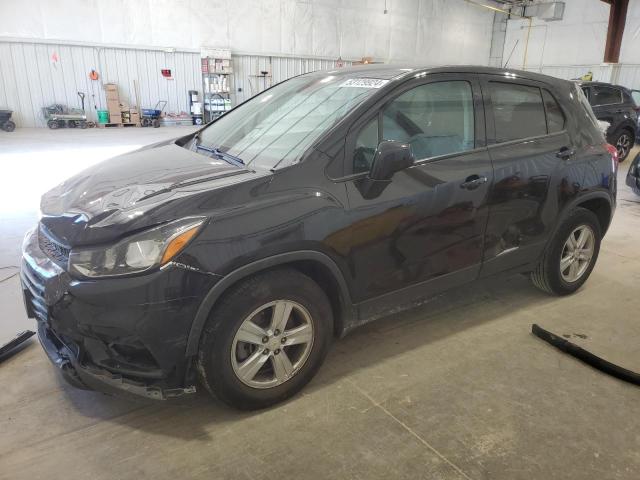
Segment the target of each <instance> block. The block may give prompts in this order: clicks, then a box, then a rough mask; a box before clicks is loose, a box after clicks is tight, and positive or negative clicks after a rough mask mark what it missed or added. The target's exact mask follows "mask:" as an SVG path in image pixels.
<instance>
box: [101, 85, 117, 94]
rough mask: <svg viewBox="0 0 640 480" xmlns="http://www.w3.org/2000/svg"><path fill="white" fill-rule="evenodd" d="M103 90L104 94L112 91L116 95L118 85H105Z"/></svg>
mask: <svg viewBox="0 0 640 480" xmlns="http://www.w3.org/2000/svg"><path fill="white" fill-rule="evenodd" d="M104 90H105V91H106V92H109V91H112V92H116V93H118V85H117V84H115V83H105V84H104Z"/></svg>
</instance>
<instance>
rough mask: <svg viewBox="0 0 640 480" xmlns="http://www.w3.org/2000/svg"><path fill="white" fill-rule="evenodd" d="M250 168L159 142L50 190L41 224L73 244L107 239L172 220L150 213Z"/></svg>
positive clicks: (245, 173)
mask: <svg viewBox="0 0 640 480" xmlns="http://www.w3.org/2000/svg"><path fill="white" fill-rule="evenodd" d="M252 173H255V172H252V171H251V170H249V169H247V168H244V167H239V166H236V165H231V164H229V163H227V162H225V161H224V160H221V159H217V158H215V157H208V156H205V155H201V154H198V153H195V152H193V151H191V150H188V149H186V148H183V147H180V146H178V145H177V144H175V143H174V142H173V141H171V142H164V143H160V144H155V145H152V146H150V147H146V148H142V149H140V150H136V151H134V152H131V153H127V154H124V155H120V156H118V157H115V158H112V159H110V160H106V161H104V162H101V163H99V164H96V165H94V166H92V167H90V168H88V169H86V170H84V171H82V172H80V173H78V174H77V175H75V176H73V177H71V178H69V179H68V180H66V181H65V182H63V183H61V184H60V185H58V186H57V187H55V188H53V189H52V190H50V191H49V192H47V193H46V194H45V195H43V197H42V201H41V204H40V209H41V212H42V215H43V216H42V219H41V223H42V224H43V225H45V227H46V228H47V229H48V230H49V231H50V233H51V234H53V235H54V236H55V237H56V238H57V239H59V240H60V241H61V242H62V243H65V244H67V245H69V246H73V245H75V244H82V243H91V242H99V241H106V240H108V239H111V238H112V237H114V236H117V235H118V234H122V233H123V232H125V231H131V229H140V228H144V227H145V226H148V225H152V224H156V223H159V222H161V221H166V220H170V218H167V219H160V218H159V217H158V216H157V215H151V212H153V211H154V210H157V209H158V207H159V206H160V205H162V204H163V203H166V202H168V201H171V200H175V199H176V198H179V197H181V196H184V190H187V191H188V194H193V193H194V192H198V191H202V190H211V189H216V188H220V187H222V186H228V185H231V184H234V183H237V182H238V181H242V180H243V179H242V178H238V177H243V176H246V177H253V176H254V175H251V174H252ZM114 225H118V226H119V228H113V226H114ZM99 230H102V231H104V232H107V231H108V232H110V234H107V233H104V234H98V233H97V232H98V231H99Z"/></svg>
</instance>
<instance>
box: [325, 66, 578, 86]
mask: <svg viewBox="0 0 640 480" xmlns="http://www.w3.org/2000/svg"><path fill="white" fill-rule="evenodd" d="M314 73H316V74H319V75H320V74H327V73H330V74H331V75H336V76H343V77H345V78H356V77H360V78H377V79H382V80H395V79H401V78H406V77H410V76H413V75H415V74H417V73H424V74H427V75H428V74H434V73H477V74H487V75H500V76H509V77H510V78H524V79H530V80H539V81H542V82H546V83H556V84H560V83H562V84H564V83H566V82H568V81H567V80H562V79H560V78H556V77H550V76H549V75H543V74H541V73H536V72H527V71H524V70H518V69H513V68H498V67H486V66H480V65H446V66H440V67H429V66H420V65H414V64H368V65H356V66H350V67H341V68H336V69H333V70H330V71H329V72H327V71H322V72H314Z"/></svg>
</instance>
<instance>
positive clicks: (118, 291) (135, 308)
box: [20, 232, 216, 400]
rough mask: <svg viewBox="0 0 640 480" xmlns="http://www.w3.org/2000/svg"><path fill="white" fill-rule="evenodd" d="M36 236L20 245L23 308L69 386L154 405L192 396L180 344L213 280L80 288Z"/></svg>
mask: <svg viewBox="0 0 640 480" xmlns="http://www.w3.org/2000/svg"><path fill="white" fill-rule="evenodd" d="M37 235H38V234H37V232H31V233H30V234H28V235H27V237H26V238H25V241H24V243H23V259H22V266H21V274H20V276H21V282H22V289H23V294H24V301H25V308H26V310H27V314H28V316H29V317H31V318H35V319H36V320H37V322H38V337H39V340H40V343H41V344H42V347H43V348H44V350H45V352H46V353H47V355H48V357H49V359H50V360H51V361H52V363H53V364H54V365H55V366H56V367H58V368H59V370H60V372H61V373H62V375H63V377H64V378H65V379H66V380H67V381H68V382H69V383H71V384H72V385H74V386H76V387H78V388H84V389H92V390H98V391H101V392H105V393H109V394H115V395H120V396H127V397H132V396H133V397H138V398H139V397H144V398H147V399H153V400H166V399H169V398H174V397H180V396H183V395H186V394H190V393H194V392H195V391H196V388H195V386H194V384H195V373H194V372H193V369H192V368H190V367H191V364H192V362H191V359H190V358H187V357H186V356H185V351H186V343H187V339H188V334H189V331H190V328H191V324H192V322H193V318H194V316H195V312H196V311H197V308H198V307H199V304H200V301H201V298H202V297H203V296H204V293H203V292H204V291H207V289H209V288H211V282H212V281H215V280H216V278H214V277H212V276H211V275H205V274H202V273H198V272H193V271H189V270H186V269H179V268H170V269H166V270H162V271H158V272H155V273H150V274H148V275H144V276H138V277H130V278H119V279H107V280H100V281H79V280H76V279H73V278H71V277H70V276H69V275H68V274H67V272H66V271H65V269H64V268H62V267H61V266H59V265H58V264H56V263H55V262H53V261H52V260H51V259H49V258H48V257H47V256H46V255H45V254H44V253H43V251H42V250H41V249H40V247H39V245H38V239H37Z"/></svg>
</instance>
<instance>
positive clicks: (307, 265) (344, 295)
mask: <svg viewBox="0 0 640 480" xmlns="http://www.w3.org/2000/svg"><path fill="white" fill-rule="evenodd" d="M277 267H289V268H294V269H296V270H298V271H300V272H302V273H304V274H305V275H307V276H309V277H311V278H312V279H313V280H314V281H315V282H316V283H317V284H318V285H319V286H320V288H322V290H323V291H324V292H325V293H326V294H327V297H328V298H329V301H330V302H331V308H332V311H333V316H334V334H335V335H336V336H340V335H341V334H342V333H343V331H344V327H345V325H346V324H348V323H349V321H350V319H351V318H352V317H353V316H355V311H354V307H353V304H352V302H351V295H350V293H349V289H348V287H347V283H346V281H345V279H344V276H343V274H342V272H341V271H340V268H339V267H338V265H336V263H335V262H334V261H333V260H332V259H331V257H329V256H328V255H326V254H324V253H321V252H318V251H313V250H303V251H297V252H287V253H282V254H278V255H273V256H271V257H267V258H263V259H260V260H256V261H255V262H251V263H249V264H247V265H243V266H242V267H239V268H237V269H235V270H233V271H232V272H230V273H229V274H227V275H225V276H224V277H223V278H222V280H220V281H219V282H218V283H216V284H215V285H214V286H213V288H212V289H211V290H209V292H208V293H207V295H206V296H205V298H204V299H203V301H202V303H201V304H200V307H199V308H198V311H197V313H196V316H195V318H194V320H193V324H192V325H191V330H190V332H189V338H188V340H187V347H186V351H185V355H186V356H187V357H191V356H193V355H196V354H197V352H198V346H199V343H200V336H201V335H202V331H203V330H204V326H205V324H206V322H207V320H208V318H209V315H210V313H211V312H212V311H213V309H214V308H215V306H216V304H217V302H218V301H219V300H220V298H221V297H222V295H223V294H224V293H225V292H226V291H227V290H228V289H229V288H231V287H232V286H234V285H236V284H237V283H238V282H240V281H242V280H244V279H246V278H248V277H250V276H252V275H255V274H256V273H260V272H264V271H267V270H271V269H273V268H277Z"/></svg>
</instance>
